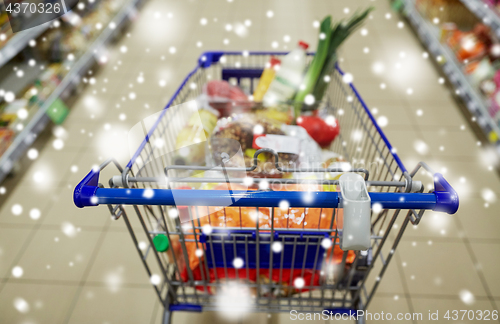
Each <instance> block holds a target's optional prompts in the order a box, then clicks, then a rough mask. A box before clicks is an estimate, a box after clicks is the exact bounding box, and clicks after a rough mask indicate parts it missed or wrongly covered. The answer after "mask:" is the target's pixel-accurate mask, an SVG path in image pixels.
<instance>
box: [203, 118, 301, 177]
mask: <svg viewBox="0 0 500 324" xmlns="http://www.w3.org/2000/svg"><path fill="white" fill-rule="evenodd" d="M209 142H210V150H211V152H212V157H213V160H214V161H215V162H216V164H220V163H219V162H220V159H221V154H222V153H225V154H228V156H230V157H231V162H230V163H229V164H227V166H231V167H243V166H246V167H250V166H252V165H253V163H254V162H253V156H254V153H255V152H256V151H257V150H258V149H260V148H263V147H266V148H272V149H274V150H275V151H276V152H277V153H278V157H279V162H280V164H281V165H284V166H287V167H288V166H290V164H293V163H294V162H295V161H297V159H298V156H299V153H300V141H299V140H297V139H294V138H293V137H291V136H286V134H285V132H284V131H283V130H281V127H280V125H279V124H276V123H273V122H271V121H269V120H267V119H264V118H260V117H258V116H256V115H255V114H240V115H237V116H235V117H228V118H222V119H220V120H219V121H218V123H217V126H216V128H215V130H214V133H213V134H212V136H211V137H210V140H209ZM274 162H275V161H274V156H273V154H271V153H262V154H260V155H259V159H258V161H257V169H256V170H254V171H253V172H249V173H248V176H251V177H274V178H276V177H278V178H279V177H282V173H281V172H279V171H278V170H276V168H275V165H274Z"/></svg>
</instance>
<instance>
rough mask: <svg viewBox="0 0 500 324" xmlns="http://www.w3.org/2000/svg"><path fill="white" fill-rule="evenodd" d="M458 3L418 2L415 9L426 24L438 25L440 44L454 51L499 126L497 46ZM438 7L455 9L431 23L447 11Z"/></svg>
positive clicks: (499, 58)
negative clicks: (439, 13) (420, 13)
mask: <svg viewBox="0 0 500 324" xmlns="http://www.w3.org/2000/svg"><path fill="white" fill-rule="evenodd" d="M457 2H458V3H459V2H460V1H458V0H455V1H451V0H450V1H444V2H441V1H438V2H436V3H435V2H432V1H424V0H420V1H418V2H417V4H418V6H417V7H418V8H420V11H421V12H423V13H424V14H425V15H426V17H427V18H428V19H429V20H432V21H433V22H434V23H436V22H438V21H439V22H440V23H439V24H438V26H439V28H440V41H441V42H442V43H443V44H444V45H446V46H448V47H449V48H450V49H451V50H452V51H453V53H454V54H455V57H456V60H457V62H458V63H459V64H462V68H463V72H464V74H465V75H466V76H467V77H468V79H469V81H470V84H471V85H472V86H473V87H475V88H476V89H477V91H478V93H479V94H480V95H482V97H483V99H484V102H485V104H486V106H488V113H489V115H490V116H491V118H493V120H494V121H495V123H496V124H498V125H500V114H499V113H498V107H499V102H498V101H497V98H498V99H500V96H497V93H498V92H499V90H500V88H499V85H500V83H499V82H498V77H499V75H498V73H497V72H498V71H499V70H500V42H499V40H498V39H497V38H496V37H495V35H494V33H492V31H491V30H490V28H489V27H488V26H486V25H484V24H483V23H482V22H480V21H479V20H478V19H477V17H475V16H472V18H470V15H472V14H471V13H470V12H469V11H468V10H467V9H466V8H462V6H463V5H462V4H457ZM439 6H444V7H443V8H445V9H446V8H454V9H453V10H451V11H448V12H446V14H441V15H439V19H438V20H436V21H434V18H435V15H438V14H437V12H442V11H446V10H441V9H439V8H441V7H439ZM464 10H465V11H464ZM464 17H465V18H464Z"/></svg>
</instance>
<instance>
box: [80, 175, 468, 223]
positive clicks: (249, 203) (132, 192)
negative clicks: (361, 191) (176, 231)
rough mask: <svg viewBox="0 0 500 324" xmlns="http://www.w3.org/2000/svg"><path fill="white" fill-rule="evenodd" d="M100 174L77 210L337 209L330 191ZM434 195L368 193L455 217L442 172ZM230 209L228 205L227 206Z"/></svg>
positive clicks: (86, 183) (392, 204)
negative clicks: (174, 185)
mask: <svg viewBox="0 0 500 324" xmlns="http://www.w3.org/2000/svg"><path fill="white" fill-rule="evenodd" d="M98 180H99V171H98V170H92V171H91V172H90V173H89V174H87V176H86V177H85V178H84V179H83V180H82V181H81V182H80V183H79V184H78V185H77V186H76V188H75V192H74V195H73V200H74V202H75V205H76V206H77V207H80V208H83V207H87V206H97V205H99V204H106V205H167V206H227V202H228V201H233V203H232V204H231V207H279V204H280V202H282V201H283V200H286V201H287V202H288V203H289V204H290V207H298V208H300V207H310V208H337V207H339V192H327V191H314V192H304V191H254V190H249V191H242V190H234V191H229V190H194V189H192V190H183V189H126V188H125V189H122V188H99V187H98V186H97V184H98ZM434 187H435V191H434V192H433V193H389V192H371V193H369V195H370V198H371V202H372V205H373V204H376V203H378V204H380V205H382V208H387V209H431V210H434V211H441V212H446V213H448V214H454V213H455V212H456V211H457V210H458V195H457V193H456V192H455V190H453V188H452V187H451V186H450V184H449V183H448V182H447V181H446V180H445V179H444V178H443V176H442V175H441V174H439V173H436V174H435V175H434ZM227 207H229V206H227Z"/></svg>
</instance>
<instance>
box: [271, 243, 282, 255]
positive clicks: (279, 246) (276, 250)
mask: <svg viewBox="0 0 500 324" xmlns="http://www.w3.org/2000/svg"><path fill="white" fill-rule="evenodd" d="M271 248H272V249H273V252H274V253H280V252H281V251H282V250H283V244H281V242H273V245H272V247H271Z"/></svg>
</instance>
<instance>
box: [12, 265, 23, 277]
mask: <svg viewBox="0 0 500 324" xmlns="http://www.w3.org/2000/svg"><path fill="white" fill-rule="evenodd" d="M23 273H24V270H23V268H21V267H20V266H15V267H14V268H12V276H14V277H15V278H21V277H22V276H23Z"/></svg>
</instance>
